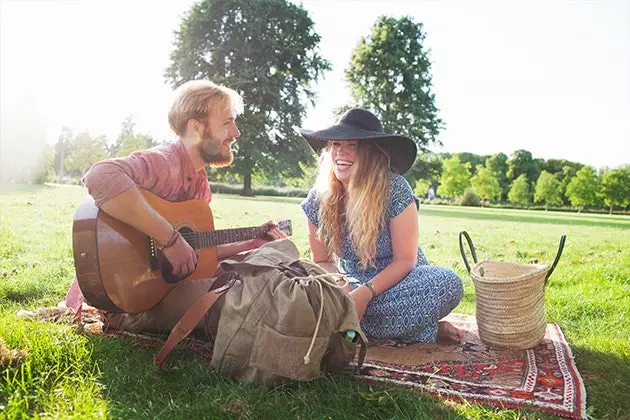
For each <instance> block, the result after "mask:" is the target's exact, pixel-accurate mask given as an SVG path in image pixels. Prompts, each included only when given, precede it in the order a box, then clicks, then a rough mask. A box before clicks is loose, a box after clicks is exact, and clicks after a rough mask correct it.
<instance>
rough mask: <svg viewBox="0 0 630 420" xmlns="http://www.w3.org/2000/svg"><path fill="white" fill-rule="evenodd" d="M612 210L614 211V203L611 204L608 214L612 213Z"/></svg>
mask: <svg viewBox="0 0 630 420" xmlns="http://www.w3.org/2000/svg"><path fill="white" fill-rule="evenodd" d="M612 211H613V204H611V205H610V211H609V212H608V214H610V215H612Z"/></svg>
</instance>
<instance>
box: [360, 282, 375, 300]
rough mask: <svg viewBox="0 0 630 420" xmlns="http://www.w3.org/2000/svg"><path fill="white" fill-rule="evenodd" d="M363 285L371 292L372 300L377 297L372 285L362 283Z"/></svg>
mask: <svg viewBox="0 0 630 420" xmlns="http://www.w3.org/2000/svg"><path fill="white" fill-rule="evenodd" d="M363 285H364V286H365V287H367V288H368V289H370V291H371V292H372V299H374V298H375V297H376V296H378V293H376V288H374V285H373V284H372V283H370V282H369V281H368V282H365V283H363Z"/></svg>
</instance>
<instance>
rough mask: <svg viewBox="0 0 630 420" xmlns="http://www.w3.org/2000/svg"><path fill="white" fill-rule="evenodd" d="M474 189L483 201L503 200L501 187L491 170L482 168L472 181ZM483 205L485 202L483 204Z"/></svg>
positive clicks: (479, 168)
mask: <svg viewBox="0 0 630 420" xmlns="http://www.w3.org/2000/svg"><path fill="white" fill-rule="evenodd" d="M470 184H471V185H472V187H473V189H474V190H475V192H476V193H477V195H479V197H481V199H483V200H496V199H499V198H501V186H500V185H499V181H498V180H497V178H496V176H495V175H494V174H493V173H492V171H491V170H489V169H486V168H484V167H483V166H480V167H478V168H477V175H475V176H473V177H472V178H471V180H470ZM482 204H483V202H482Z"/></svg>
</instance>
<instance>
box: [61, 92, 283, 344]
mask: <svg viewBox="0 0 630 420" xmlns="http://www.w3.org/2000/svg"><path fill="white" fill-rule="evenodd" d="M240 112H242V99H241V97H240V96H239V95H238V93H236V92H235V91H234V90H232V89H229V88H227V87H225V86H217V85H216V84H214V83H212V82H210V81H191V82H187V83H185V84H183V85H181V86H180V87H179V88H178V89H177V90H176V91H175V98H174V101H173V104H172V107H171V110H170V112H169V116H168V119H169V124H170V126H171V129H172V130H173V131H174V132H175V134H177V136H178V137H179V139H178V140H177V142H175V143H171V144H166V145H161V146H158V147H154V148H152V149H149V150H144V151H140V152H134V153H132V154H130V155H129V156H128V157H126V158H116V159H107V160H104V161H102V162H99V163H96V164H95V165H94V166H92V168H90V170H89V171H88V172H87V174H86V175H85V177H84V178H83V182H84V183H85V185H86V186H87V188H88V192H89V194H90V195H92V197H93V198H94V200H95V203H96V205H97V206H98V207H99V208H100V209H101V210H102V211H104V212H106V213H107V214H109V215H110V216H112V217H114V218H116V219H118V220H120V221H122V222H125V223H127V224H128V225H130V226H132V227H134V228H136V229H138V230H140V231H142V232H143V233H145V234H146V235H148V236H150V237H152V238H154V239H155V240H156V241H157V243H158V245H159V246H160V247H161V248H162V252H163V253H164V256H165V257H166V259H168V261H169V262H170V263H171V264H172V266H173V274H175V275H184V274H187V273H189V272H192V271H193V270H194V269H195V264H196V262H197V254H196V253H195V252H194V250H193V249H192V248H191V247H190V245H188V243H187V242H186V241H185V240H184V239H183V238H182V236H181V235H180V234H179V233H178V232H177V231H176V230H175V229H174V228H173V227H172V226H171V224H170V223H169V222H168V221H166V219H164V218H163V217H162V216H161V215H160V214H159V213H158V212H156V211H155V210H154V209H153V208H152V207H150V206H149V205H148V203H147V202H146V201H145V199H144V197H143V196H142V194H141V193H140V190H139V188H143V189H146V190H148V191H150V192H152V193H153V194H155V195H157V196H159V197H161V198H163V199H165V200H168V201H185V200H192V199H202V200H205V201H207V202H208V203H210V200H211V192H210V185H209V183H208V178H207V176H206V172H205V169H204V168H205V166H207V165H211V166H214V167H223V166H228V165H230V164H231V163H232V160H233V155H232V150H231V145H232V143H234V142H235V141H236V139H237V138H238V137H239V136H240V132H239V130H238V127H237V126H236V117H237V116H238V114H239V113H240ZM266 225H270V226H269V227H271V230H269V232H268V233H267V236H268V240H275V239H280V238H283V237H286V235H285V234H284V233H283V232H282V231H280V230H279V229H278V228H277V226H275V225H274V224H273V223H272V222H267V223H266ZM265 242H267V239H253V240H250V241H245V242H239V243H235V244H228V245H221V246H218V247H217V259H218V260H222V259H225V258H227V257H231V256H233V255H235V254H237V253H239V252H243V251H248V250H251V249H254V248H257V247H259V246H260V245H262V244H263V243H265ZM213 281H214V279H213V278H210V279H203V280H195V281H190V282H182V283H181V284H179V285H178V286H177V287H176V288H175V289H173V290H172V291H171V292H170V293H169V294H168V295H167V296H166V297H165V298H164V299H163V300H162V301H161V302H160V303H158V304H157V305H156V306H155V307H153V308H152V309H150V310H148V311H146V312H142V313H138V314H120V313H104V318H105V319H106V322H107V324H108V326H109V327H112V328H117V329H124V330H127V331H132V332H139V331H165V332H168V331H170V330H171V329H172V328H173V327H174V326H175V324H176V323H177V322H178V321H179V319H180V318H181V317H182V315H183V314H184V313H185V312H186V310H187V309H188V308H189V307H190V306H191V305H192V304H193V303H194V302H195V301H196V300H197V299H198V298H199V297H201V295H203V294H204V293H206V292H207V291H208V290H209V289H210V286H211V285H212V282H213ZM82 301H83V296H82V295H81V291H80V289H79V287H78V283H77V280H76V279H75V281H74V283H73V285H72V287H71V288H70V290H69V291H68V295H67V296H66V304H67V306H68V307H70V308H72V309H74V310H75V311H76V310H79V311H80V305H81V304H82Z"/></svg>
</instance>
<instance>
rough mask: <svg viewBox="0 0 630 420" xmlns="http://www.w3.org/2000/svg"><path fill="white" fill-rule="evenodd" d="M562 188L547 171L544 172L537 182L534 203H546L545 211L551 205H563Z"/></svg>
mask: <svg viewBox="0 0 630 420" xmlns="http://www.w3.org/2000/svg"><path fill="white" fill-rule="evenodd" d="M561 189H562V186H561V185H560V181H558V180H557V179H556V177H554V176H553V175H552V174H550V173H549V172H547V171H542V172H541V173H540V176H539V177H538V181H537V182H536V189H535V191H534V201H537V202H544V203H545V210H547V209H548V207H549V204H562V194H561Z"/></svg>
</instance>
